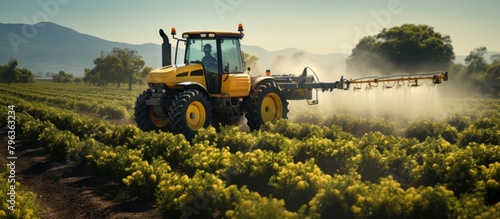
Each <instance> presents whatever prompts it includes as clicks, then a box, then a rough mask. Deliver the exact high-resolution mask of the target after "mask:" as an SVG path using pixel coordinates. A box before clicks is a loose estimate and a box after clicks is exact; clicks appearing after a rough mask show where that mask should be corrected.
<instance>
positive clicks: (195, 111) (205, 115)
mask: <svg viewBox="0 0 500 219" xmlns="http://www.w3.org/2000/svg"><path fill="white" fill-rule="evenodd" d="M169 117H170V120H171V123H170V127H171V129H172V131H173V132H174V133H182V134H184V136H185V137H186V138H187V139H190V138H192V137H194V135H195V134H196V133H197V131H198V129H200V128H206V127H208V126H209V125H210V124H211V123H212V106H211V104H210V102H209V101H208V99H207V97H206V96H205V95H204V94H203V93H202V92H200V91H198V90H194V89H189V90H185V91H183V92H181V93H179V94H178V95H177V96H175V97H174V98H173V101H172V104H171V105H170V111H169Z"/></svg>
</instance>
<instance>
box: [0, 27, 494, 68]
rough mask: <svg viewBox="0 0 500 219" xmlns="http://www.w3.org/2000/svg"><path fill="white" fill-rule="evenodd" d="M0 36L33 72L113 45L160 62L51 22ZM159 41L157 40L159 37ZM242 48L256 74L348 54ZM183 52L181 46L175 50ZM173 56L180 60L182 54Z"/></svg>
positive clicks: (85, 61)
mask: <svg viewBox="0 0 500 219" xmlns="http://www.w3.org/2000/svg"><path fill="white" fill-rule="evenodd" d="M153 34H156V33H153ZM0 39H1V40H0V48H2V49H1V50H0V64H3V63H7V62H8V61H9V59H10V58H16V59H17V60H18V63H19V67H22V68H27V69H30V70H31V71H32V72H33V73H37V72H44V73H45V72H59V71H60V70H64V71H66V72H68V73H72V74H73V75H75V76H83V73H84V69H85V68H92V67H93V66H94V63H93V60H94V59H95V58H97V57H99V55H100V54H101V52H104V53H108V52H110V51H111V50H112V48H113V47H119V48H129V49H134V50H137V51H138V52H139V55H141V56H142V57H143V59H144V61H145V63H146V66H151V67H153V68H159V67H161V47H160V45H159V44H154V43H145V44H140V45H137V44H127V43H122V42H113V41H109V40H105V39H101V38H98V37H95V36H91V35H88V34H84V33H79V32H77V31H76V30H73V29H71V28H68V27H63V26H60V25H58V24H55V23H51V22H40V23H37V24H33V25H30V24H5V23H0ZM158 42H161V38H160V37H159V36H158ZM243 44H244V40H243ZM173 45H175V43H173ZM242 50H243V51H244V52H246V53H248V54H251V55H256V56H257V57H258V58H259V61H258V68H257V69H254V70H252V71H251V72H252V73H253V72H255V71H258V74H262V73H263V71H264V70H266V69H271V71H273V72H279V73H280V74H299V73H300V72H302V68H304V67H306V66H309V67H311V68H312V69H314V70H315V71H317V72H321V73H328V74H332V73H333V74H335V75H338V76H340V75H341V74H342V73H343V72H344V71H345V59H346V58H347V57H348V55H349V54H341V53H332V54H327V55H320V54H314V53H309V52H307V51H304V50H299V49H296V48H288V49H283V50H277V51H268V50H266V49H264V48H262V47H260V46H255V45H253V46H252V45H242ZM182 53H183V51H182V50H180V51H179V54H182ZM492 54H493V53H492ZM488 55H490V54H487V55H486V58H488ZM464 58H465V56H458V55H457V58H456V60H455V62H456V63H463V60H464ZM178 60H182V55H180V56H179V57H178ZM487 60H489V59H487Z"/></svg>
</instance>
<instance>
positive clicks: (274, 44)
mask: <svg viewBox="0 0 500 219" xmlns="http://www.w3.org/2000/svg"><path fill="white" fill-rule="evenodd" d="M499 10H500V1H499V0H483V1H472V0H470V1H465V0H440V1H439V0H436V1H431V0H419V1H417V0H413V1H412V0H373V1H360V0H354V1H347V0H345V1H339V0H331V1H326V0H325V1H323V0H310V1H298V0H297V1H283V0H268V1H263V0H187V1H169V0H149V1H138V0H136V1H132V0H2V1H1V2H0V23H30V24H32V23H37V22H39V21H50V22H54V23H57V24H60V25H63V26H66V27H70V28H72V29H75V30H76V31H78V32H81V33H85V34H90V35H94V36H97V37H100V38H103V39H106V40H110V41H118V42H126V43H132V44H142V43H148V42H153V43H158V44H160V43H161V38H160V37H159V36H158V29H159V28H163V29H166V30H167V31H169V30H170V28H171V27H172V26H175V27H176V29H177V32H178V33H179V34H180V33H182V32H184V31H190V30H205V29H209V30H230V31H233V30H234V31H236V28H237V24H238V23H242V24H243V25H244V28H245V38H244V39H243V44H245V45H259V46H261V47H263V48H265V49H267V50H280V49H285V48H290V47H295V48H298V49H303V50H306V51H309V52H312V53H318V54H329V53H339V52H340V53H350V51H351V49H352V48H353V47H354V46H355V45H356V43H357V42H358V41H359V39H360V37H363V36H366V35H374V34H376V33H378V32H380V30H381V29H382V28H384V27H385V28H390V27H393V26H399V25H401V24H404V23H413V24H427V25H430V26H432V27H434V29H435V31H437V32H440V33H441V34H443V35H450V36H451V39H452V43H453V47H454V50H455V54H457V55H466V54H468V53H469V52H470V51H471V50H472V49H474V48H476V47H480V46H486V47H487V48H488V50H489V51H500V42H499V39H500V25H499V22H500V15H499V14H500V13H499ZM0 37H3V36H0ZM1 40H6V39H5V38H2V39H1Z"/></svg>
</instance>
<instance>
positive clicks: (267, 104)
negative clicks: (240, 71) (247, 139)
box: [244, 81, 288, 130]
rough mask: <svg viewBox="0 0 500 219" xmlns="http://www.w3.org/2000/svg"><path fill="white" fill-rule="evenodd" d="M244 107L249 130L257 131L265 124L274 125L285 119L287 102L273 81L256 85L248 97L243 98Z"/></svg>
mask: <svg viewBox="0 0 500 219" xmlns="http://www.w3.org/2000/svg"><path fill="white" fill-rule="evenodd" d="M244 105H245V107H246V109H247V112H246V114H245V117H246V118H247V120H248V121H247V125H248V127H250V130H256V129H259V128H260V126H262V124H264V123H266V122H273V123H274V122H276V121H278V120H279V119H282V118H283V119H286V118H287V114H288V102H287V100H286V98H285V96H284V95H283V93H282V92H281V89H280V88H279V87H278V85H276V83H274V81H264V82H261V83H260V84H258V85H257V86H256V87H255V89H254V90H253V91H251V94H250V96H249V97H247V98H245V103H244Z"/></svg>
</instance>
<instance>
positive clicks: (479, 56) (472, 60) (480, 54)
mask: <svg viewBox="0 0 500 219" xmlns="http://www.w3.org/2000/svg"><path fill="white" fill-rule="evenodd" d="M487 52H488V50H487V49H486V47H484V46H483V47H479V48H475V49H474V50H472V51H471V52H470V53H469V55H468V56H467V57H465V64H467V70H466V73H467V76H468V77H469V78H470V77H472V76H473V74H477V73H481V72H484V71H486V69H487V68H488V63H486V61H485V59H484V55H485V54H486V53H487Z"/></svg>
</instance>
